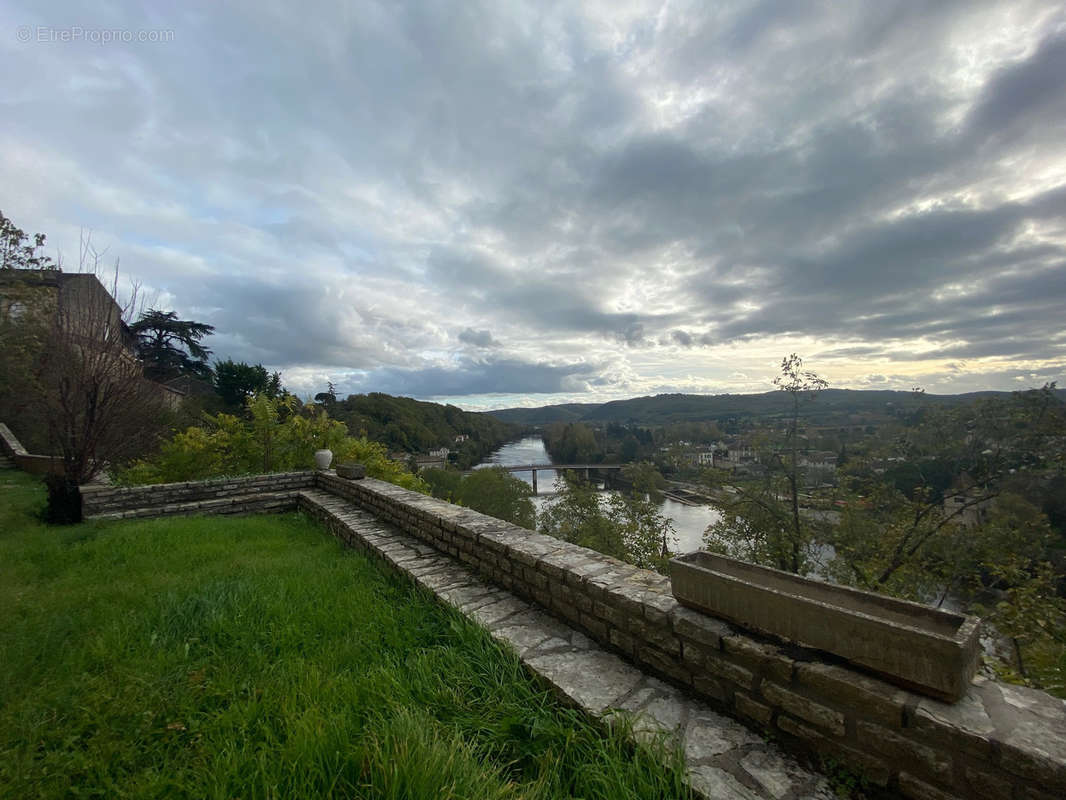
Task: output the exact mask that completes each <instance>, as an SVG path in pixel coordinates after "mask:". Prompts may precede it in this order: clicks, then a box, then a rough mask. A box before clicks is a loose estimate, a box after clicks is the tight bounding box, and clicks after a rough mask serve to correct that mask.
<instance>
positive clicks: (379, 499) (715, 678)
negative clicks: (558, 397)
mask: <svg viewBox="0 0 1066 800" xmlns="http://www.w3.org/2000/svg"><path fill="white" fill-rule="evenodd" d="M312 487H315V489H317V490H318V491H323V490H324V491H326V492H329V493H331V494H333V495H335V496H337V497H340V498H344V499H346V500H348V501H350V502H352V503H354V504H355V505H357V506H359V507H361V508H363V509H365V510H367V511H370V512H371V513H373V514H374V515H375V516H376V517H377V518H378V519H380V520H382V521H384V522H388V523H390V524H392V525H395V526H396V527H398V528H400V529H401V530H402V531H404V532H406V533H409V534H411V535H413V536H415V537H417V538H418V539H420V540H421V541H423V542H425V543H426V544H429V545H432V546H433V547H434V548H436V549H437V550H439V551H441V552H444V553H447V554H449V555H451V556H453V557H454V558H456V559H458V560H459V561H462V562H463V563H465V564H467V565H469V566H470V567H471V568H472V569H474V570H476V571H477V572H478V573H480V574H481V575H482V576H484V577H485V578H487V579H488V580H490V581H492V582H493V583H495V584H496V585H497V586H499V587H501V588H504V589H507V590H509V591H511V592H512V593H514V594H516V595H518V596H520V597H522V598H524V599H526V600H529V601H531V602H535V603H537V604H538V605H540V606H541V607H543V608H545V609H547V610H549V611H550V612H551V613H552V614H554V615H556V616H557V617H559V618H561V619H563V620H565V621H567V622H569V623H570V624H571V625H573V626H575V627H577V628H580V629H581V630H583V631H584V632H585V633H587V635H588V636H589V637H591V638H592V639H594V640H596V641H597V642H599V643H600V644H602V645H605V646H607V647H609V648H610V649H612V650H614V651H616V652H617V653H619V654H621V655H624V656H625V657H626V658H627V659H628V660H630V661H631V662H632V663H635V664H637V665H639V666H640V667H642V668H643V669H645V670H646V671H649V672H652V673H654V674H656V675H658V676H660V677H662V678H664V679H666V680H668V681H670V682H671V683H673V684H675V685H677V686H681V687H684V688H686V689H688V690H689V691H692V692H694V693H695V694H697V695H699V696H701V697H703V698H705V699H706V700H708V701H709V702H711V703H713V704H714V705H715V706H716V707H717V708H719V709H722V710H723V711H726V712H727V713H729V714H731V715H733V716H735V717H737V718H740V719H742V720H744V721H746V722H747V723H748V724H749V725H751V726H752V727H754V728H756V729H759V730H761V731H763V732H765V733H767V734H768V735H770V736H773V737H775V738H777V739H778V740H780V741H781V742H783V743H785V744H788V745H789V746H791V747H793V748H795V749H798V750H804V751H808V752H812V753H815V754H819V755H823V756H827V757H829V758H832V759H833V760H835V761H836V762H838V763H841V764H843V765H846V766H847V767H849V768H850V769H851V770H853V771H855V772H857V773H859V774H861V775H862V776H863V777H864V778H865V779H866V780H867V781H868V782H869V783H870V784H872V785H873V786H877V787H881V789H883V790H884V791H885V792H886V793H889V794H896V795H901V796H904V797H908V798H913V799H914V800H950V799H951V798H958V799H959V800H962V799H963V798H974V797H982V798H985V797H987V798H995V799H996V800H1050V799H1051V798H1059V797H1062V796H1066V704H1064V702H1063V701H1061V700H1058V699H1056V698H1053V697H1051V696H1049V695H1047V694H1045V693H1043V692H1038V691H1034V690H1031V689H1025V688H1020V687H1014V686H1009V685H1005V684H1000V683H996V682H992V681H987V680H983V679H980V678H979V679H976V680H975V681H974V683H973V684H972V686H971V688H970V691H969V692H968V693H967V694H966V695H965V696H964V697H963V698H962V700H960V701H959V702H958V703H954V704H947V703H943V702H940V701H937V700H933V699H930V698H927V697H923V696H921V695H918V694H914V693H911V692H908V691H906V690H904V689H900V688H898V687H896V686H893V685H891V684H888V683H886V682H884V681H882V680H880V679H878V678H876V677H873V676H870V675H867V674H864V673H862V672H859V671H857V670H855V669H853V668H850V667H848V666H846V665H844V664H842V663H837V662H835V661H833V660H832V659H831V658H830V657H828V656H826V655H825V654H823V653H819V652H816V651H811V650H805V649H802V648H797V647H792V646H788V645H785V644H782V643H779V642H774V641H769V640H766V639H761V638H758V637H756V636H753V635H751V634H749V633H746V632H744V631H742V630H739V629H738V628H735V627H733V626H731V625H729V624H727V623H725V622H723V621H721V620H717V619H714V618H712V617H709V616H706V615H704V614H701V613H699V612H695V611H692V610H690V609H687V608H684V607H682V606H680V605H679V604H678V603H677V601H676V600H675V599H674V597H673V595H672V593H671V588H670V580H669V578H666V577H664V576H662V575H658V574H657V573H654V572H650V571H648V570H641V569H637V568H636V567H633V566H630V565H628V564H625V563H623V562H621V561H618V560H617V559H613V558H610V557H607V556H604V555H601V554H599V553H596V552H594V551H591V550H588V549H586V548H582V547H578V546H576V545H572V544H568V543H566V542H562V541H560V540H558V539H554V538H552V537H549V536H544V535H542V534H538V533H533V532H531V531H528V530H525V529H522V528H518V527H516V526H514V525H510V524H508V523H506V522H502V521H501V520H498V519H495V518H492V517H488V516H485V515H484V514H479V513H478V512H476V511H472V510H470V509H466V508H462V507H459V506H455V505H452V504H450V503H446V502H443V501H441V500H436V499H434V498H431V497H426V496H425V495H421V494H418V493H416V492H411V491H408V490H406V489H403V488H400V487H398V486H394V485H392V484H389V483H384V482H382V481H378V480H374V479H372V478H366V479H363V480H347V479H344V478H339V477H337V476H336V475H335V474H333V473H330V472H324V473H310V472H301V473H287V474H280V475H265V476H256V477H253V478H241V479H233V480H220V481H204V482H198V483H186V484H166V485H162V486H149V487H136V488H128V489H112V488H90V487H85V488H84V489H83V504H84V508H85V513H86V515H87V516H90V517H97V518H100V517H103V518H115V517H125V516H148V515H152V514H153V512H152V511H151V509H153V508H154V509H155V511H154V514H162V513H222V512H225V511H226V510H229V511H234V510H261V509H258V508H256V507H255V502H256V501H255V497H256V496H257V495H258V496H260V497H261V498H265V501H266V502H267V503H275V504H277V506H278V507H279V508H281V507H283V508H291V507H294V506H295V504H296V502H297V498H299V497H300V495H301V491H304V490H309V489H311V488H312ZM146 509H149V510H147V511H146Z"/></svg>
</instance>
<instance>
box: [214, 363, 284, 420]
mask: <svg viewBox="0 0 1066 800" xmlns="http://www.w3.org/2000/svg"><path fill="white" fill-rule="evenodd" d="M214 373H215V376H214V383H215V391H216V392H217V393H218V395H219V397H221V398H222V399H223V401H225V403H226V405H228V406H230V407H232V408H243V407H244V405H245V403H246V402H247V401H248V400H249V399H250V398H251V397H253V396H254V395H257V394H262V395H266V396H267V397H277V396H279V395H280V394H281V393H282V391H283V390H282V387H281V373H280V372H269V373H268V372H267V371H266V367H264V366H263V365H262V364H256V365H254V366H253V365H251V364H246V363H245V362H243V361H233V360H232V359H226V360H225V361H216V362H215V367H214Z"/></svg>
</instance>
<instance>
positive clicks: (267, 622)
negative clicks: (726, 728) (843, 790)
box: [0, 471, 686, 800]
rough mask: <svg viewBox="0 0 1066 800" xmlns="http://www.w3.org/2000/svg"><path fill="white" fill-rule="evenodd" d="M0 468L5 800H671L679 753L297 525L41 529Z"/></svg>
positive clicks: (278, 521) (0, 745)
mask: <svg viewBox="0 0 1066 800" xmlns="http://www.w3.org/2000/svg"><path fill="white" fill-rule="evenodd" d="M41 505H43V491H42V488H41V486H40V484H37V483H36V482H34V480H33V479H32V478H30V477H28V476H25V475H22V474H21V473H15V472H12V471H4V472H0V796H2V797H5V798H8V797H12V798H18V797H168V798H169V797H195V798H200V797H206V798H234V797H249V798H293V797H331V796H332V797H355V798H397V799H399V798H411V799H414V798H434V800H436V799H437V798H530V800H535V799H536V798H557V797H581V798H625V797H634V798H638V797H639V798H657V797H661V798H676V797H683V796H685V795H686V791H685V789H684V786H683V783H682V781H681V778H680V775H681V769H680V761H679V758H680V756H679V755H678V754H677V753H676V752H674V751H672V750H669V749H667V748H665V747H662V746H654V745H653V746H641V747H640V748H637V749H634V748H632V747H631V746H629V745H628V744H627V741H628V739H627V737H626V735H625V732H624V731H622V730H621V729H617V730H614V731H611V732H609V731H605V730H603V729H602V728H601V727H600V726H597V725H594V724H592V723H590V722H589V721H588V720H587V719H586V718H585V717H584V716H583V715H581V714H580V713H578V712H576V711H574V710H572V709H568V708H566V707H563V706H562V705H561V704H559V703H558V702H556V701H555V700H554V698H553V697H552V696H551V695H550V694H548V693H546V692H545V691H544V690H542V689H541V688H539V687H538V686H537V685H536V684H535V683H533V682H532V681H531V680H530V679H529V677H528V676H527V675H526V674H525V672H524V671H523V670H522V668H521V665H520V664H519V663H518V661H517V659H516V658H515V657H514V656H513V655H512V654H510V653H508V652H506V651H504V650H502V649H500V648H499V647H497V646H496V645H495V644H494V643H493V642H492V641H491V639H490V638H489V637H488V636H487V635H486V634H485V633H484V632H483V631H481V630H480V629H478V628H477V627H476V626H473V625H471V624H470V623H468V622H467V621H465V620H464V619H462V618H461V617H460V616H459V615H458V614H456V613H454V612H452V611H450V610H447V609H444V608H441V607H440V606H439V605H437V604H436V603H435V602H433V600H432V599H431V598H430V597H428V596H427V595H425V594H424V593H422V592H420V591H418V590H416V589H415V588H413V587H412V586H411V585H410V584H408V583H406V582H404V581H402V580H400V579H398V578H395V577H393V576H390V575H389V574H386V573H385V572H383V571H382V570H381V569H379V568H378V567H377V566H375V565H374V564H373V563H371V562H370V561H368V560H367V559H365V558H363V557H361V556H358V555H356V554H353V553H351V552H348V551H344V550H342V549H341V548H340V546H339V545H338V544H337V543H336V542H335V541H334V540H333V539H332V538H331V537H329V536H328V535H327V534H326V533H325V532H324V531H323V529H321V528H320V527H318V526H317V525H316V524H314V523H313V522H311V521H309V520H308V519H306V518H304V517H301V516H299V515H296V514H288V515H279V516H263V517H245V518H218V517H215V518H191V519H169V520H151V521H128V522H115V523H86V524H82V525H78V526H73V527H68V528H50V527H46V526H44V525H43V524H41V523H40V522H39V521H38V519H37V517H36V516H35V514H36V512H37V511H38V509H39V508H40V506H41Z"/></svg>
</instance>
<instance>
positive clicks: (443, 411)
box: [330, 392, 519, 466]
mask: <svg viewBox="0 0 1066 800" xmlns="http://www.w3.org/2000/svg"><path fill="white" fill-rule="evenodd" d="M330 416H332V417H333V418H334V419H339V420H341V421H343V422H344V423H346V424H347V425H348V430H349V431H350V432H351V433H352V434H353V435H355V436H358V435H360V434H365V435H366V436H367V437H368V438H370V439H372V440H374V441H377V442H382V443H384V444H385V445H386V446H387V447H388V448H389V449H390V450H396V451H402V452H406V453H424V452H426V451H428V450H431V449H433V448H437V447H447V448H449V449H450V450H452V451H458V453H459V457H458V462H459V465H460V466H469V465H471V464H476V463H477V462H478V461H480V460H481V458H482V457H483V456H485V455H486V454H488V453H490V452H491V451H492V450H494V449H496V448H497V447H499V446H500V445H501V444H503V443H504V442H506V441H507V440H508V439H511V438H514V437H515V436H516V435H517V434H518V431H519V429H518V427H517V426H514V425H512V424H509V423H508V422H506V421H504V420H501V419H498V418H496V417H494V416H492V415H490V414H487V413H485V412H475V411H463V410H462V409H461V408H457V407H456V406H452V405H441V404H440V403H429V402H425V401H422V400H414V399H413V398H410V397H394V396H393V395H389V394H382V393H380V392H372V393H370V394H353V395H349V396H348V398H347V399H345V400H338V401H336V402H334V403H333V404H332V407H331V408H330ZM459 436H466V437H469V438H468V439H467V440H466V441H463V442H461V443H457V442H456V437H459ZM468 462H469V463H468Z"/></svg>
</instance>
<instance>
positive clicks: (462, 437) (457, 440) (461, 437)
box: [455, 433, 470, 444]
mask: <svg viewBox="0 0 1066 800" xmlns="http://www.w3.org/2000/svg"><path fill="white" fill-rule="evenodd" d="M469 438H470V437H469V436H467V435H466V434H465V433H460V434H459V435H458V436H456V437H455V443H456V444H462V443H463V442H465V441H466V440H467V439H469Z"/></svg>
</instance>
